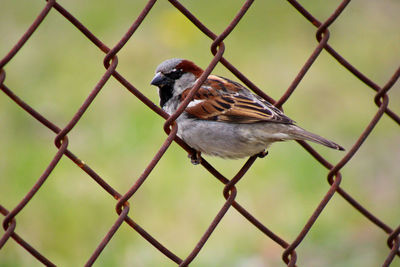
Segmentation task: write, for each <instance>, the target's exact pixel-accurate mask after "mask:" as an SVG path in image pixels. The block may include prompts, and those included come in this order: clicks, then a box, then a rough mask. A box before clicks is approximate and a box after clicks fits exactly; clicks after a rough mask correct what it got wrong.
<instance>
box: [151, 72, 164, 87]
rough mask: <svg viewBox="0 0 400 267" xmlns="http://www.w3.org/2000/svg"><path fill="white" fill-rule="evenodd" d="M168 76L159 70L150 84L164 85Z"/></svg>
mask: <svg viewBox="0 0 400 267" xmlns="http://www.w3.org/2000/svg"><path fill="white" fill-rule="evenodd" d="M166 78H167V77H165V76H164V74H162V73H161V72H157V73H156V75H155V76H154V78H153V80H152V81H151V83H150V84H151V85H155V86H159V85H163V84H165V82H166Z"/></svg>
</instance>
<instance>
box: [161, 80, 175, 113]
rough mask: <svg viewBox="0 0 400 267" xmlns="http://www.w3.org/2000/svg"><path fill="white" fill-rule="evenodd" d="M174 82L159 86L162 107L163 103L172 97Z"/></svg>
mask: <svg viewBox="0 0 400 267" xmlns="http://www.w3.org/2000/svg"><path fill="white" fill-rule="evenodd" d="M173 86H174V83H167V84H165V85H164V86H163V87H161V88H159V94H160V106H161V107H164V105H165V103H167V102H168V100H170V99H171V97H172V90H173Z"/></svg>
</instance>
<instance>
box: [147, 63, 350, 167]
mask: <svg viewBox="0 0 400 267" xmlns="http://www.w3.org/2000/svg"><path fill="white" fill-rule="evenodd" d="M202 73H203V70H202V69H201V68H200V67H198V66H197V65H196V64H194V63H193V62H192V61H189V60H186V59H179V58H173V59H168V60H166V61H164V62H162V63H161V64H160V65H158V67H157V68H156V74H155V76H154V78H153V80H152V81H151V85H155V86H157V87H158V93H159V97H160V106H161V108H162V109H163V110H164V111H165V112H167V113H168V114H169V115H171V114H173V113H174V112H175V111H176V110H177V108H178V106H179V105H180V104H181V103H182V102H183V101H184V99H185V98H186V96H187V95H188V94H189V91H190V90H191V89H192V87H193V86H194V84H195V83H196V81H197V79H198V78H199V77H200V75H201V74H202ZM176 122H177V124H178V133H177V135H178V136H179V137H180V138H181V139H182V140H183V141H185V142H186V143H187V144H188V145H189V146H190V147H192V148H193V149H195V150H196V151H197V153H196V155H194V156H193V157H192V162H193V163H194V164H198V163H199V158H200V153H204V154H207V155H211V156H218V157H222V158H231V159H237V158H243V157H248V156H253V155H256V154H258V155H264V156H265V155H266V153H267V152H266V151H267V150H266V149H267V148H268V147H269V145H270V144H271V143H274V142H278V141H286V140H306V141H311V142H314V143H318V144H321V145H324V146H327V147H330V148H333V149H337V150H344V148H343V147H341V146H340V145H338V144H336V143H334V142H332V141H329V140H327V139H325V138H323V137H321V136H319V135H316V134H313V133H310V132H308V131H306V130H304V129H303V128H300V127H299V126H296V125H295V122H294V121H293V120H292V119H290V118H289V117H287V116H286V115H285V114H283V112H282V111H280V110H279V109H278V108H276V107H275V106H273V105H272V104H271V103H269V102H268V101H266V100H265V99H263V98H261V97H260V96H258V95H256V94H254V93H252V92H251V91H250V90H249V89H247V88H246V87H244V86H243V85H241V84H240V83H237V82H234V81H231V80H229V79H227V78H223V77H220V76H216V75H209V76H208V77H207V79H206V80H205V82H204V83H203V84H202V85H201V87H200V88H199V90H198V91H197V92H196V94H195V95H194V97H193V99H192V100H191V101H190V102H189V104H188V105H187V107H186V109H185V110H184V112H183V113H182V114H181V115H180V116H179V117H178V118H177V119H176Z"/></svg>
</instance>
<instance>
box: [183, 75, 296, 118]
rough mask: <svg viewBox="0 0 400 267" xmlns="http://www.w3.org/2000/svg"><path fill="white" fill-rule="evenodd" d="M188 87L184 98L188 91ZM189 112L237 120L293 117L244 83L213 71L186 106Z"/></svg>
mask: <svg viewBox="0 0 400 267" xmlns="http://www.w3.org/2000/svg"><path fill="white" fill-rule="evenodd" d="M189 91H190V88H189V89H187V90H185V91H184V92H183V93H182V95H181V99H184V98H185V97H186V96H187V94H188V93H189ZM186 113H187V114H188V115H189V116H191V117H194V118H198V119H201V120H213V121H221V122H235V123H256V122H279V123H288V124H291V123H293V121H292V120H291V119H290V118H288V117H287V116H286V115H284V114H283V113H282V112H281V111H280V110H279V109H277V108H275V107H274V106H273V105H272V104H270V103H269V102H268V101H266V100H264V99H262V98H260V97H258V96H256V95H254V94H252V93H251V92H250V91H249V90H248V89H247V88H245V87H244V86H242V85H240V84H238V83H234V82H232V81H230V80H227V79H225V78H222V77H218V76H214V75H210V76H209V78H208V79H207V80H206V81H205V82H204V84H203V85H202V86H201V87H200V89H199V90H198V91H197V93H196V94H195V96H194V98H193V101H192V102H190V103H189V105H188V107H187V108H186Z"/></svg>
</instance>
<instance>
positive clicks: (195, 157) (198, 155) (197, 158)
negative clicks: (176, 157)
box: [188, 151, 201, 165]
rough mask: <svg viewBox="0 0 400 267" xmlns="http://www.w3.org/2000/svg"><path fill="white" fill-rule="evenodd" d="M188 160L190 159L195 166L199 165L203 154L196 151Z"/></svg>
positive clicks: (190, 154)
mask: <svg viewBox="0 0 400 267" xmlns="http://www.w3.org/2000/svg"><path fill="white" fill-rule="evenodd" d="M188 158H190V161H191V162H192V164H193V165H198V164H200V163H201V152H200V151H196V152H195V153H189V155H188Z"/></svg>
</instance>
